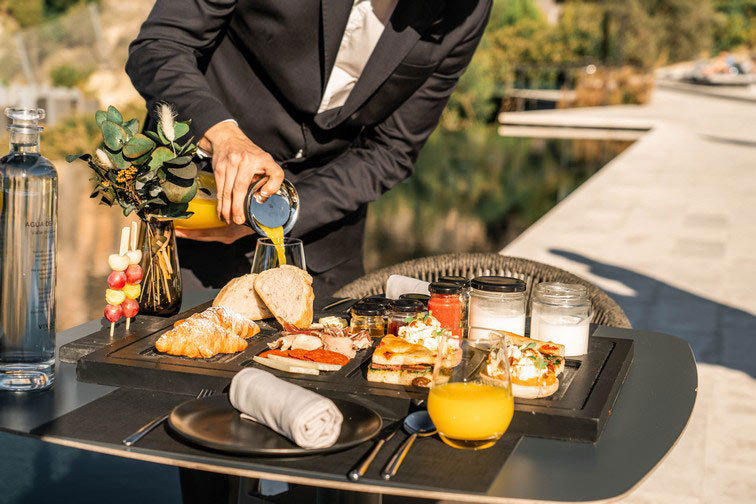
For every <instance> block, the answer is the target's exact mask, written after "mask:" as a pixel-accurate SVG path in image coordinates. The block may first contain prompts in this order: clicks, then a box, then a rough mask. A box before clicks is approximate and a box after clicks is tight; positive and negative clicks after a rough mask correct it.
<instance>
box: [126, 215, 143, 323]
mask: <svg viewBox="0 0 756 504" xmlns="http://www.w3.org/2000/svg"><path fill="white" fill-rule="evenodd" d="M137 233H138V232H137V223H136V222H132V223H131V236H130V239H129V245H130V247H129V250H128V251H126V257H128V258H129V265H128V267H127V268H126V272H125V274H126V285H124V287H123V292H124V294H125V295H126V299H125V300H124V301H123V303H122V305H121V306H122V307H123V316H124V317H126V330H127V331H128V330H129V326H130V325H131V318H132V317H135V316H136V314H137V313H139V303H138V302H137V298H138V297H139V294H140V293H141V291H142V288H141V285H140V283H141V281H142V275H143V273H142V268H141V266H139V263H140V262H141V261H142V251H141V250H138V249H137Z"/></svg>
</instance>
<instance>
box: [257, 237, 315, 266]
mask: <svg viewBox="0 0 756 504" xmlns="http://www.w3.org/2000/svg"><path fill="white" fill-rule="evenodd" d="M281 248H283V253H282V254H279V252H280V249H281ZM280 257H283V258H284V261H283V262H282V261H280V259H279V258H280ZM281 264H289V265H291V266H296V267H297V268H302V269H303V270H305V271H307V265H306V264H305V254H304V246H303V245H302V240H299V239H297V238H284V239H283V245H276V244H274V243H273V241H272V240H271V239H270V238H258V239H257V247H255V257H254V259H253V260H252V273H262V272H263V271H265V270H269V269H273V268H277V267H278V266H281Z"/></svg>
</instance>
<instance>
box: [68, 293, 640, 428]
mask: <svg viewBox="0 0 756 504" xmlns="http://www.w3.org/2000/svg"><path fill="white" fill-rule="evenodd" d="M209 304H210V303H205V304H202V305H199V306H197V307H195V308H193V309H191V310H188V311H186V312H184V313H181V314H179V315H176V316H175V317H172V318H168V319H163V318H157V317H142V320H140V324H139V325H138V326H137V325H134V326H132V331H130V333H129V334H128V335H126V336H124V337H122V338H121V339H117V340H115V341H112V342H111V343H109V344H107V345H105V346H103V347H101V348H99V349H97V350H94V351H92V352H91V353H88V354H87V355H84V356H83V357H81V358H80V359H79V360H78V362H77V367H76V373H77V377H78V378H79V380H81V381H86V382H94V383H99V384H103V385H115V386H125V387H132V388H142V389H149V390H159V391H166V392H175V393H187V394H194V393H196V392H197V391H198V390H199V389H201V388H212V389H215V390H219V391H220V390H223V389H225V388H226V387H227V386H228V384H229V383H230V381H231V378H233V376H234V375H235V374H236V373H237V372H239V371H240V370H242V369H244V368H245V367H257V368H261V369H265V370H266V371H269V372H271V373H273V374H275V375H277V376H279V377H281V378H285V379H286V380H288V381H291V382H293V383H297V384H298V385H301V386H303V387H307V388H310V389H313V390H323V391H333V392H343V393H349V394H351V395H352V396H353V397H359V398H361V400H364V401H365V404H366V405H370V406H371V407H374V408H376V410H378V411H383V412H384V413H385V414H386V415H396V414H400V413H401V412H402V411H405V410H406V408H407V404H408V400H414V401H415V402H419V401H423V400H424V399H425V398H426V397H427V393H428V391H427V389H424V388H419V387H405V386H401V385H391V384H385V383H372V382H368V381H367V379H366V374H367V368H368V366H369V364H370V360H371V355H372V351H373V349H372V348H371V349H367V350H362V351H360V352H358V353H357V356H356V357H355V358H354V359H352V360H351V361H350V362H349V363H348V364H347V365H345V366H344V367H342V368H341V369H340V370H339V371H334V372H321V373H320V375H318V376H312V375H301V374H292V373H287V372H284V371H278V370H275V369H270V368H267V367H265V366H262V365H260V364H258V363H256V362H254V361H253V360H252V357H254V356H255V355H257V354H259V353H260V352H262V351H264V350H266V349H267V343H269V342H271V341H273V340H274V339H275V338H276V333H277V332H278V331H280V326H278V324H277V323H276V322H275V321H270V322H267V321H264V322H263V323H261V324H260V327H261V333H260V335H258V336H256V337H255V338H253V339H252V340H250V345H249V346H248V347H247V349H246V350H244V351H243V352H240V353H238V354H221V355H216V356H214V357H212V358H209V359H190V358H186V357H177V356H171V355H166V354H161V353H159V352H157V351H156V350H155V348H154V343H155V341H156V340H157V339H158V338H159V337H160V335H161V334H162V333H163V332H165V331H167V330H168V329H170V328H171V327H172V326H173V322H175V321H176V320H178V319H181V318H186V317H188V316H189V315H191V314H193V313H196V312H199V311H202V310H204V309H205V308H207V307H208V306H209ZM327 314H328V315H340V316H344V315H345V314H344V313H343V312H340V313H334V312H329V313H327ZM323 315H325V313H320V314H316V319H317V318H318V316H323ZM107 330H108V329H107V328H104V329H103V330H102V331H100V332H107ZM82 339H83V340H101V339H102V335H101V334H99V333H95V334H94V335H90V336H87V337H85V338H82ZM76 343H77V342H74V345H75V344H76ZM85 343H86V342H85ZM632 345H633V342H632V340H625V339H611V338H602V337H592V338H591V341H590V346H589V353H588V354H587V355H586V356H584V357H583V358H581V359H572V358H568V359H566V368H565V372H564V373H563V374H562V376H561V377H560V387H559V390H558V391H557V392H556V393H555V394H554V395H553V396H551V397H549V398H545V399H532V400H520V399H517V400H516V401H515V416H514V418H513V420H512V424H511V426H510V432H513V433H519V434H523V435H528V436H537V437H546V438H553V439H563V440H570V441H582V442H595V441H597V440H598V439H599V437H600V436H601V432H602V430H603V428H604V425H605V424H606V422H607V420H608V418H609V416H610V414H611V409H612V407H613V405H614V402H615V400H616V398H617V395H618V394H619V390H620V388H621V386H622V383H624V380H625V377H626V376H627V371H628V369H629V367H630V364H631V362H632V356H633V352H632ZM79 346H80V347H85V346H87V345H86V344H83V345H79Z"/></svg>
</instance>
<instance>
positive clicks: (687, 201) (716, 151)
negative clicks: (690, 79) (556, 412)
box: [502, 89, 756, 504]
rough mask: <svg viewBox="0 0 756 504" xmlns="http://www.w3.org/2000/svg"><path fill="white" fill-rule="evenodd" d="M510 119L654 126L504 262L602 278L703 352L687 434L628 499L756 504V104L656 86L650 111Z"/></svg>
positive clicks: (625, 301) (656, 325)
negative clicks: (529, 262)
mask: <svg viewBox="0 0 756 504" xmlns="http://www.w3.org/2000/svg"><path fill="white" fill-rule="evenodd" d="M502 119H503V121H504V126H503V128H502V129H503V133H504V134H506V133H507V128H508V127H512V126H514V127H515V129H522V126H523V125H530V126H535V127H539V128H541V127H545V126H561V127H564V126H572V127H582V128H591V127H594V128H595V127H607V126H608V127H615V128H623V127H629V128H647V129H648V132H646V133H643V134H642V135H640V138H639V140H638V141H637V142H636V143H635V144H633V145H632V146H631V147H630V148H628V149H627V150H626V151H625V152H623V153H622V154H621V155H620V156H618V157H617V158H615V159H614V160H613V161H612V162H611V163H609V164H608V165H607V166H605V167H604V168H603V169H602V170H601V171H600V172H599V173H598V174H596V175H595V176H593V177H592V178H591V179H590V180H588V181H587V182H586V183H585V184H583V185H582V186H581V187H580V188H578V189H577V190H576V191H575V192H574V193H573V194H571V195H570V196H569V197H568V198H566V199H565V200H564V201H562V202H561V203H560V204H559V205H557V206H556V207H555V208H554V209H553V210H552V211H550V212H549V213H548V214H547V215H546V216H544V217H543V218H542V219H541V220H539V221H538V222H537V223H536V224H535V225H533V226H531V227H530V228H529V229H528V230H527V231H526V232H525V233H524V234H522V235H521V236H520V237H519V238H518V239H517V240H515V241H514V242H513V243H512V244H510V245H509V246H508V247H506V248H505V249H504V250H503V251H502V253H504V254H507V255H514V256H522V257H527V258H531V259H535V260H538V261H542V262H545V263H549V264H553V265H556V266H560V267H562V268H564V269H567V270H569V271H572V272H574V273H576V274H578V275H580V276H582V277H584V278H586V279H588V280H591V281H593V282H595V283H596V284H598V285H599V286H601V287H602V288H604V289H605V290H607V291H608V292H609V293H610V294H611V295H612V296H613V297H614V298H615V299H616V300H617V301H618V302H619V303H620V305H622V307H623V308H624V310H625V311H626V312H627V314H628V316H629V318H630V320H631V322H632V323H633V326H634V327H637V328H641V329H649V330H655V331H660V332H666V333H669V334H674V335H678V336H681V337H683V338H685V339H686V340H687V341H689V342H690V344H691V346H692V347H693V350H694V352H695V355H696V359H697V361H698V362H699V380H700V385H699V391H698V394H699V395H698V402H697V404H696V408H695V411H694V414H693V417H692V418H691V421H690V423H689V425H688V428H687V431H686V432H685V434H684V435H683V437H682V439H681V440H680V442H679V443H678V445H677V446H676V447H675V449H674V450H673V451H672V452H671V454H670V455H669V456H668V457H667V459H666V460H665V461H664V462H663V463H662V464H661V465H660V466H659V468H657V470H656V471H655V472H654V473H653V474H652V475H651V476H650V477H649V478H648V479H647V480H646V481H645V482H643V483H642V484H641V485H640V486H639V487H638V488H637V489H636V491H635V492H634V493H633V494H631V495H630V496H628V497H625V499H623V502H630V503H646V502H665V503H686V504H687V503H699V502H717V503H720V502H721V503H726V502H737V503H739V504H740V503H742V502H754V501H756V400H754V398H756V253H755V252H754V250H756V102H754V101H752V100H742V101H738V100H734V99H732V98H728V99H725V98H718V97H712V96H705V95H696V94H691V93H690V92H689V91H688V90H685V91H683V90H669V89H657V90H656V92H655V93H654V96H653V100H652V101H651V103H650V104H648V105H645V106H614V107H603V108H587V109H572V110H554V111H539V112H524V113H512V114H505V115H504V116H503V117H502ZM648 414H649V415H653V414H654V412H653V411H649V412H648Z"/></svg>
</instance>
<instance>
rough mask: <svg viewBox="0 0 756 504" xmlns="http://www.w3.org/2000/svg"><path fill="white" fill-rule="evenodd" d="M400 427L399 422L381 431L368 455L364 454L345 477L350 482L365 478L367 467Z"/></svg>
mask: <svg viewBox="0 0 756 504" xmlns="http://www.w3.org/2000/svg"><path fill="white" fill-rule="evenodd" d="M401 425H402V422H401V421H398V422H394V423H392V424H391V425H388V426H386V427H384V428H383V429H382V430H381V433H380V434H379V435H378V441H376V443H375V446H373V449H372V450H370V451H369V452H368V453H366V454H365V455H364V456H363V457H362V458H361V459H360V461H359V462H357V464H355V466H354V467H353V468H352V470H351V471H349V474H347V477H348V478H349V479H350V480H352V481H357V480H359V479H360V478H361V477H363V476H365V473H366V472H367V470H368V467H370V464H371V463H372V462H373V460H374V459H375V456H376V455H378V452H379V451H381V448H383V445H384V444H386V443H388V442H389V441H390V440H391V438H392V437H394V434H396V431H397V430H399V427H400V426H401Z"/></svg>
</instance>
